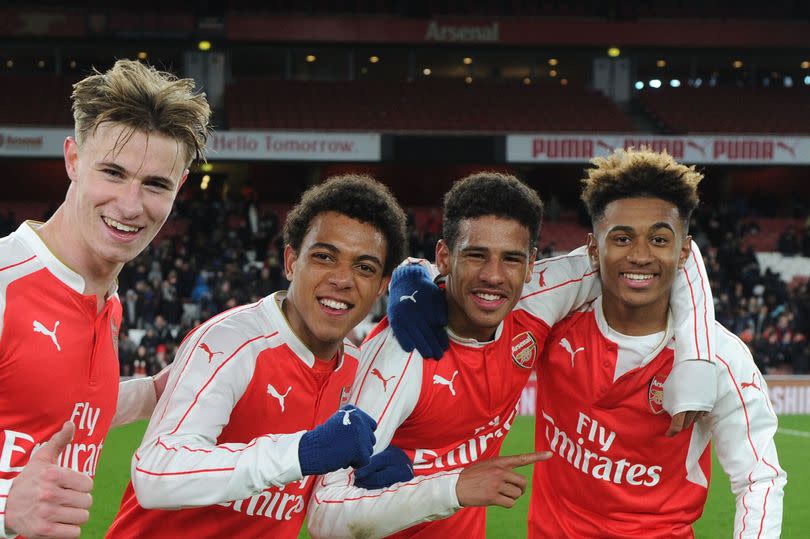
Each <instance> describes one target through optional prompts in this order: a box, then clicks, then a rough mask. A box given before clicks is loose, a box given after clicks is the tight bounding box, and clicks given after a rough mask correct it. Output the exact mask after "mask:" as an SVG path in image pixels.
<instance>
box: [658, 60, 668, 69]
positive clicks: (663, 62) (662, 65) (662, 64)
mask: <svg viewBox="0 0 810 539" xmlns="http://www.w3.org/2000/svg"><path fill="white" fill-rule="evenodd" d="M655 67H667V61H666V60H664V59H661V60H658V61H656V62H655Z"/></svg>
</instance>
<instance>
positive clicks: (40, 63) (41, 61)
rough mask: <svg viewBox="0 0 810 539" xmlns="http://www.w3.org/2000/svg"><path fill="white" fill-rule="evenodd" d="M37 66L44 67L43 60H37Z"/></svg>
mask: <svg viewBox="0 0 810 539" xmlns="http://www.w3.org/2000/svg"><path fill="white" fill-rule="evenodd" d="M37 67H38V68H40V69H42V68H43V67H45V60H39V61H38V62H37Z"/></svg>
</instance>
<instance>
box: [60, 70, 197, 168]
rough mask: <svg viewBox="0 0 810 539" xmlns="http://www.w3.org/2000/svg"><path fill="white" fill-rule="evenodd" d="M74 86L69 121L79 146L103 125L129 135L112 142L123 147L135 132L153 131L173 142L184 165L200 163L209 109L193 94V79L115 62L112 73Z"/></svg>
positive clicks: (87, 79) (99, 73)
mask: <svg viewBox="0 0 810 539" xmlns="http://www.w3.org/2000/svg"><path fill="white" fill-rule="evenodd" d="M93 71H94V73H93V74H92V75H90V76H88V77H86V78H84V79H82V80H80V81H79V82H77V83H76V84H74V85H73V93H72V95H71V100H72V101H73V106H72V109H73V121H74V125H75V130H76V141H77V142H78V144H79V145H81V144H82V141H83V140H84V139H85V138H86V137H87V136H88V135H91V134H94V133H95V132H96V129H98V126H99V125H101V124H102V123H105V122H113V123H118V124H122V125H124V126H126V127H128V128H130V131H129V133H128V135H126V136H123V137H122V139H121V140H119V141H117V142H116V147H120V146H123V145H124V144H126V142H127V140H129V138H130V137H131V136H132V134H133V133H134V132H135V131H144V132H146V133H151V132H157V133H160V134H162V135H165V136H167V137H170V138H173V139H175V140H177V141H178V142H179V143H180V144H182V145H183V147H184V149H185V159H186V160H185V163H186V166H188V165H189V164H190V163H191V161H192V160H194V159H205V144H206V141H207V140H208V136H209V134H210V125H209V121H210V118H211V107H209V105H208V101H207V100H206V98H205V94H204V93H201V92H199V93H195V92H194V89H195V85H194V80H193V79H178V78H177V77H176V76H174V75H173V74H171V73H167V72H163V71H158V70H157V69H155V68H154V67H152V66H148V65H145V64H142V63H141V62H138V61H135V60H118V61H117V62H115V65H113V67H112V68H110V69H109V70H108V71H106V72H104V73H101V72H99V71H97V70H95V69H94V70H93Z"/></svg>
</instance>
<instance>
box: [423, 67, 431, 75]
mask: <svg viewBox="0 0 810 539" xmlns="http://www.w3.org/2000/svg"><path fill="white" fill-rule="evenodd" d="M431 73H432V71H431V70H430V68H429V67H426V68H425V69H423V70H422V75H424V76H426V77H427V76H428V75H430V74H431Z"/></svg>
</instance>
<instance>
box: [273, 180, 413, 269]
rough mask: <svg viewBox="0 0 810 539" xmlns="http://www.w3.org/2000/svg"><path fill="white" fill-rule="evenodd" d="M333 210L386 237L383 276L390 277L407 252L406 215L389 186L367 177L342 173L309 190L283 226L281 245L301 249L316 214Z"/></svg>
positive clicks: (297, 250) (302, 196)
mask: <svg viewBox="0 0 810 539" xmlns="http://www.w3.org/2000/svg"><path fill="white" fill-rule="evenodd" d="M328 211H333V212H336V213H342V214H343V215H346V216H348V217H351V218H352V219H357V220H358V221H360V222H362V223H368V224H370V225H372V226H374V227H375V228H377V230H379V231H380V232H382V234H383V235H384V236H385V243H386V253H385V265H384V267H383V275H384V276H388V275H391V272H393V271H394V268H395V267H396V266H397V264H399V263H400V262H401V261H402V260H403V259H404V258H405V253H406V252H407V249H408V246H407V244H408V239H407V234H406V232H405V227H406V217H405V212H404V211H403V210H402V208H401V207H400V205H399V204H398V203H397V201H396V199H395V198H394V195H392V194H391V191H389V190H388V187H386V186H385V185H383V184H381V183H380V182H378V181H377V180H375V179H373V178H372V177H370V176H365V175H360V174H342V175H339V176H332V177H331V178H328V179H327V180H326V181H325V182H323V183H321V184H319V185H316V186H314V187H310V188H309V189H307V190H306V191H305V192H304V194H303V195H301V201H300V202H299V203H298V204H297V205H296V206H295V207H294V208H293V209H292V210H291V211H290V213H289V215H288V216H287V222H286V223H285V224H284V243H286V244H288V245H290V246H291V247H292V248H293V249H295V250H296V252H299V251H300V249H301V243H302V242H303V241H304V236H306V235H307V231H308V230H309V225H310V224H311V223H312V220H313V219H315V217H317V216H318V214H321V213H324V212H328Z"/></svg>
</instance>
